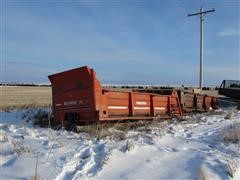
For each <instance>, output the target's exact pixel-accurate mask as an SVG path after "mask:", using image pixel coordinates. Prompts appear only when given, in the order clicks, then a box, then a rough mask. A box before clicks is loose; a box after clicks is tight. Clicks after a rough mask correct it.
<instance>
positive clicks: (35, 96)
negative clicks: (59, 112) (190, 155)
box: [0, 86, 52, 111]
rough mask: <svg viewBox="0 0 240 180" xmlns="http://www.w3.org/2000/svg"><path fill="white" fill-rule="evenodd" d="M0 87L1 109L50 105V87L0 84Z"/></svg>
mask: <svg viewBox="0 0 240 180" xmlns="http://www.w3.org/2000/svg"><path fill="white" fill-rule="evenodd" d="M0 88H1V89H0V93H1V96H0V110H1V111H8V110H11V109H23V108H34V107H47V106H49V105H51V101H52V91H51V87H34V86H32V87H30V86H1V87H0Z"/></svg>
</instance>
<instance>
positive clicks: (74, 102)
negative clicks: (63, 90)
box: [63, 101, 77, 106]
mask: <svg viewBox="0 0 240 180" xmlns="http://www.w3.org/2000/svg"><path fill="white" fill-rule="evenodd" d="M63 104H64V106H70V105H76V104H77V101H64V103H63Z"/></svg>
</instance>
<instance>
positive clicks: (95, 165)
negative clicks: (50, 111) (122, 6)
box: [0, 109, 240, 179]
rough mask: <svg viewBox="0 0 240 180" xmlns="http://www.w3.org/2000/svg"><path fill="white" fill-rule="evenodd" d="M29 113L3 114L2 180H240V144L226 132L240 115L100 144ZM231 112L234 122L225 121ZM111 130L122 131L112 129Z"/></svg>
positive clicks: (159, 127) (202, 117) (161, 126)
mask: <svg viewBox="0 0 240 180" xmlns="http://www.w3.org/2000/svg"><path fill="white" fill-rule="evenodd" d="M23 114H26V112H25V111H19V112H8V113H6V112H1V114H0V115H1V123H0V145H1V146H0V176H1V178H2V179H34V177H35V175H36V172H37V174H38V177H40V178H42V179H199V178H200V176H205V177H207V178H210V179H231V177H230V176H229V165H230V166H231V167H232V166H234V167H235V169H236V171H235V173H234V175H233V176H234V178H235V179H240V176H239V175H240V171H239V167H240V144H239V143H238V144H233V143H225V142H224V140H223V133H224V131H226V130H227V129H228V128H231V126H233V124H235V123H236V122H240V111H237V110H235V109H234V110H233V109H224V110H218V111H216V112H213V113H209V114H198V115H191V116H187V117H185V119H186V120H185V121H180V122H177V121H176V120H175V121H174V120H172V121H171V123H168V122H161V123H152V124H151V126H149V127H147V128H144V127H142V128H138V129H136V130H131V131H128V132H126V133H125V134H124V133H123V134H124V136H123V137H122V138H116V137H115V136H113V135H109V136H106V137H104V138H101V139H100V140H98V139H97V138H94V137H92V136H91V135H89V134H87V133H74V132H69V131H65V130H58V131H57V130H53V129H48V128H40V127H34V126H33V125H32V123H31V121H29V122H26V118H23ZM227 114H230V119H225V118H224V117H226V115H227ZM108 130H109V131H112V132H116V133H119V130H116V129H114V127H112V128H110V129H108Z"/></svg>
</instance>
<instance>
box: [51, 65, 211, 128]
mask: <svg viewBox="0 0 240 180" xmlns="http://www.w3.org/2000/svg"><path fill="white" fill-rule="evenodd" d="M49 79H50V81H51V84H52V96H53V116H54V118H53V119H54V121H56V122H59V123H62V122H64V121H66V122H71V123H75V124H88V123H96V122H101V121H114V120H126V119H129V120H135V119H136V120H137V119H153V118H154V117H160V118H170V117H180V116H182V113H183V112H182V108H183V109H184V112H192V111H193V110H196V107H197V110H199V111H205V110H208V109H209V108H210V107H211V106H212V105H211V104H212V101H213V98H212V97H207V96H199V97H197V95H193V96H192V95H190V94H189V95H187V94H185V95H184V94H183V95H180V92H178V91H174V90H172V91H169V92H167V93H166V92H165V93H162V94H160V93H159V94H156V93H145V92H133V91H129V92H126V91H114V90H105V89H103V88H102V86H101V84H100V82H99V81H98V79H97V78H96V74H95V72H94V70H93V69H91V68H89V67H87V66H84V67H80V68H77V69H72V70H69V71H65V72H62V73H57V74H54V75H50V76H49ZM179 97H182V99H181V101H180V99H179ZM183 97H184V98H183ZM189 98H190V99H189ZM196 98H197V101H196ZM196 103H197V106H196ZM183 104H184V106H183Z"/></svg>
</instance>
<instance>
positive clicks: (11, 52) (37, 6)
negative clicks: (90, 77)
mask: <svg viewBox="0 0 240 180" xmlns="http://www.w3.org/2000/svg"><path fill="white" fill-rule="evenodd" d="M201 5H203V6H204V8H205V9H207V10H208V9H212V8H215V9H216V12H214V13H209V14H207V15H206V18H205V21H204V23H205V25H204V30H205V32H204V36H205V39H204V48H205V55H204V84H205V85H220V83H221V81H222V80H223V79H240V46H239V43H240V2H239V1H197V2H195V1H194V2H193V1H192V0H191V1H190V0H189V1H187V0H184V1H180V0H179V1H177V0H174V1H159V2H157V1H151V2H149V1H128V2H127V1H125V2H109V1H108V2H107V1H105V2H99V1H95V2H86V1H85V2H80V1H65V0H64V1H52V0H51V1H40V0H39V1H34V0H31V1H28V0H24V1H20V2H19V1H16V0H15V1H11V0H5V1H3V2H2V16H1V18H2V21H1V31H2V37H1V39H2V49H1V50H2V52H1V53H2V64H1V65H2V70H3V71H2V80H3V82H35V83H40V82H43V83H44V82H49V81H48V79H47V76H48V75H50V74H53V73H56V72H59V71H63V70H68V69H71V68H76V67H80V66H83V65H88V66H90V67H93V68H94V69H95V71H96V72H97V74H98V77H99V79H100V80H101V82H103V83H114V84H119V83H121V84H122V83H126V84H130V83H134V84H169V85H176V84H185V85H198V78H199V33H200V32H199V17H196V16H195V17H187V14H188V13H193V12H197V11H199V9H200V7H201ZM79 78H81V77H79Z"/></svg>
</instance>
